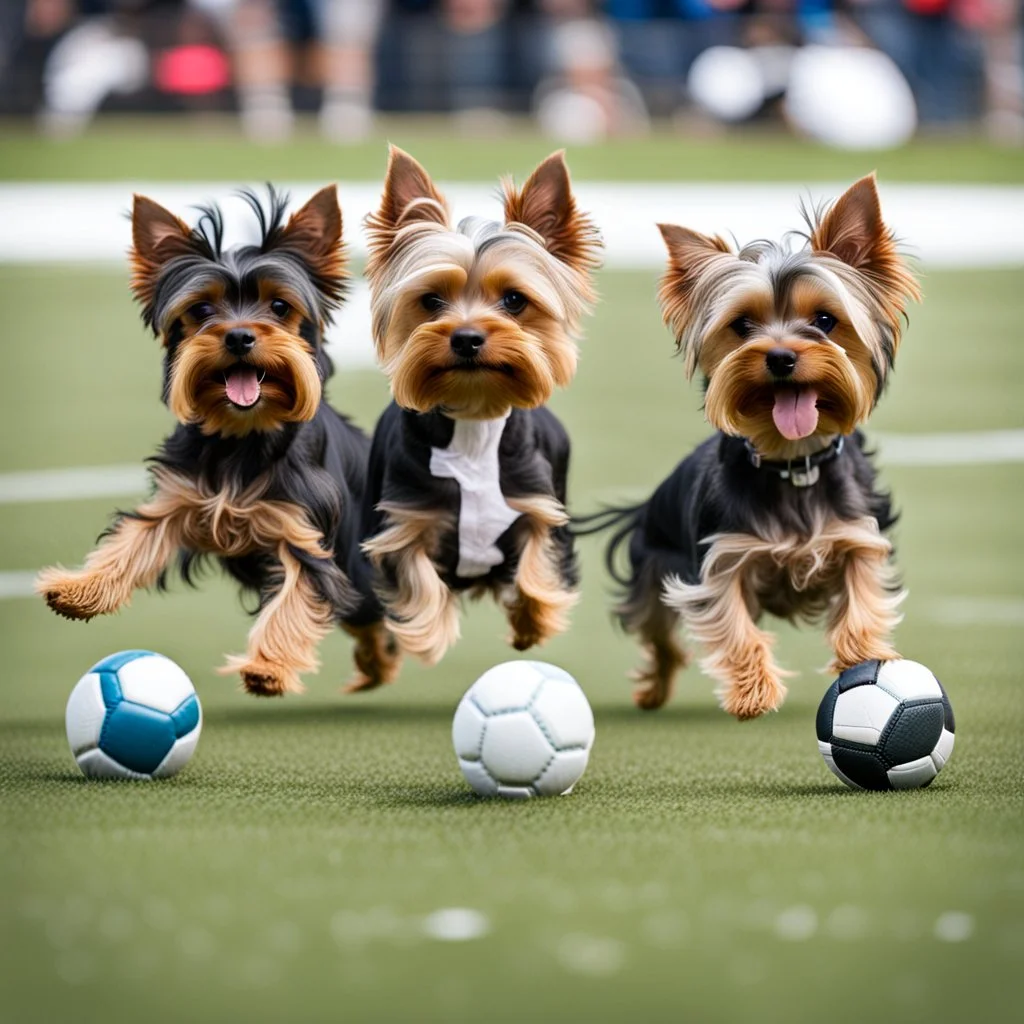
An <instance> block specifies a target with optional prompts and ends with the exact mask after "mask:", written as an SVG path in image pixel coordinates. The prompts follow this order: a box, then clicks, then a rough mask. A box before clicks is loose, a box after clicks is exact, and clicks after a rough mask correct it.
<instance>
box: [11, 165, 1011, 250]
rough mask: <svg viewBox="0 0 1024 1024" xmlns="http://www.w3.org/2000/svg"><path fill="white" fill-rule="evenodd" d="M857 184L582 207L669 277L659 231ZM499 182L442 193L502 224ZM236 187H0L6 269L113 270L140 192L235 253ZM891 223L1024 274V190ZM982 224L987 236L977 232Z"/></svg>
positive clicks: (975, 193) (372, 193)
mask: <svg viewBox="0 0 1024 1024" xmlns="http://www.w3.org/2000/svg"><path fill="white" fill-rule="evenodd" d="M322 184H323V182H293V183H290V184H287V185H286V187H287V189H288V191H290V192H291V194H292V195H293V196H295V197H296V199H297V200H300V201H301V200H304V199H305V198H307V197H308V196H309V195H311V194H312V193H313V192H314V191H315V190H316V189H317V188H319V187H320V186H321V185H322ZM847 185H849V182H835V183H833V184H827V183H824V184H823V183H815V184H814V185H812V186H807V185H806V184H804V183H800V182H792V183H776V184H754V183H714V182H706V183H689V184H671V183H660V182H650V183H644V182H632V183H628V184H626V183H613V182H580V183H579V184H578V186H577V193H578V197H579V201H580V205H581V207H582V208H583V209H585V210H587V211H589V212H590V213H591V215H592V216H593V218H594V220H595V222H596V223H597V224H598V226H599V227H600V229H601V231H602V234H603V235H604V239H605V244H606V254H605V265H606V266H608V267H609V268H613V269H633V268H641V269H660V268H661V267H662V266H663V264H664V247H663V245H662V241H661V236H660V235H659V233H658V230H657V228H656V227H655V225H656V224H657V223H658V222H659V221H661V222H666V221H667V222H669V223H677V224H683V225H685V226H687V227H690V228H695V229H696V230H698V231H705V232H714V233H720V234H721V233H727V232H731V233H733V234H734V235H735V236H736V238H738V239H739V240H740V241H742V242H746V241H751V240H752V239H756V238H779V237H780V236H781V235H782V234H784V233H785V232H786V231H788V230H792V229H794V228H800V227H801V226H802V224H801V221H800V217H799V214H798V212H797V211H798V203H799V201H800V199H801V198H803V199H810V200H811V201H812V202H816V201H819V200H821V199H827V198H831V197H834V196H837V195H839V193H840V192H841V191H842V190H843V189H844V188H845V187H846V186H847ZM496 186H497V181H496V180H495V181H494V182H481V183H460V184H452V185H445V186H443V190H444V192H445V194H446V195H447V196H448V198H449V200H450V202H451V205H452V209H453V212H454V215H455V217H456V219H457V218H459V217H463V216H465V215H466V214H468V213H475V214H482V215H487V216H493V217H498V216H499V215H500V206H499V203H498V200H497V198H496V193H497V187H496ZM233 187H234V186H232V185H228V184H226V183H224V182H207V183H194V184H188V185H173V184H167V183H159V182H116V183H114V182H109V183H104V182H100V183H95V184H58V183H45V182H19V183H9V184H4V185H0V224H2V225H3V231H2V232H0V263H5V262H6V263H34V262H39V263H51V262H72V263H74V262H83V263H95V262H103V261H109V262H112V263H120V262H122V261H123V259H124V253H125V250H126V249H127V248H128V242H129V225H128V221H127V219H126V217H125V213H126V211H127V210H128V209H129V208H130V206H131V200H132V193H133V192H142V193H144V194H146V195H149V196H151V197H152V198H153V199H155V200H157V202H160V203H162V204H164V205H165V206H167V207H169V208H170V209H172V210H174V211H175V212H177V213H179V214H182V215H186V216H189V215H190V216H191V218H192V219H193V220H194V219H195V213H194V211H191V212H190V207H192V206H193V205H194V204H196V203H200V202H204V201H208V200H211V199H213V200H219V201H221V202H222V203H223V205H224V211H225V215H226V219H227V241H228V243H229V244H231V243H233V242H236V241H241V240H243V239H246V238H251V237H252V232H253V230H254V228H253V225H252V223H251V221H252V218H251V216H248V215H247V211H246V208H245V207H244V205H243V204H242V202H241V201H240V200H238V199H237V198H232V189H233ZM881 191H882V202H883V206H884V208H885V214H886V220H887V221H888V222H889V223H890V224H891V226H892V227H893V228H894V229H895V231H896V233H897V235H898V236H899V237H900V238H903V239H906V240H907V243H908V249H909V251H910V252H911V254H912V255H914V256H916V257H918V258H919V259H920V260H921V261H922V263H924V264H925V265H927V266H931V267H995V266H1021V265H1024V231H1021V225H1022V224H1024V187H1022V186H1014V185H932V184H909V183H898V182H894V183H889V182H886V181H883V182H882V184H881ZM339 195H340V198H341V205H342V209H343V210H344V214H345V225H346V227H345V234H346V237H347V239H348V241H349V244H350V246H351V250H352V252H353V253H354V254H356V255H359V256H362V255H364V254H365V252H366V238H365V235H364V232H363V227H362V221H363V217H364V216H365V215H366V214H367V213H368V212H369V211H370V210H371V209H373V208H374V207H375V206H376V204H377V202H378V201H379V198H380V183H379V182H342V183H341V184H340V186H339ZM979 225H981V227H979Z"/></svg>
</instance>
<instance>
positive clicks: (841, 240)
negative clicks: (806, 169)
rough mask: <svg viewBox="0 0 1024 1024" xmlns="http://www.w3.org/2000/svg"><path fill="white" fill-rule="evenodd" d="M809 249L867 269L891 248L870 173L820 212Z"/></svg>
mask: <svg viewBox="0 0 1024 1024" xmlns="http://www.w3.org/2000/svg"><path fill="white" fill-rule="evenodd" d="M811 248H812V249H813V250H814V251H815V252H827V253H830V254H831V255H833V256H835V257H836V259H838V260H842V261H843V263H846V264H849V266H851V267H853V268H854V269H856V270H870V269H871V267H872V265H873V264H874V263H875V262H876V260H877V259H878V257H879V255H881V254H887V253H888V252H889V251H891V250H892V248H893V239H892V232H890V231H889V229H888V228H887V227H886V226H885V224H884V222H883V221H882V207H881V204H880V203H879V201H878V188H877V186H876V184H875V176H874V174H869V175H867V177H864V178H861V179H860V181H857V182H855V183H854V184H853V185H851V186H850V187H849V188H848V189H847V190H846V191H845V192H844V193H843V194H842V195H841V196H840V197H839V198H838V199H837V200H836V201H835V203H834V204H833V205H832V207H831V208H830V209H828V210H827V211H826V212H825V213H824V214H823V216H822V217H821V219H820V220H819V221H818V223H817V224H816V225H815V226H814V230H813V232H812V233H811Z"/></svg>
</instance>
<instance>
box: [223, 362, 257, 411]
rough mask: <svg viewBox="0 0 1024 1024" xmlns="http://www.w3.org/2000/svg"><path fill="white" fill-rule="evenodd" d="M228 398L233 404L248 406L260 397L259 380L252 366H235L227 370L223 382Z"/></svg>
mask: <svg viewBox="0 0 1024 1024" xmlns="http://www.w3.org/2000/svg"><path fill="white" fill-rule="evenodd" d="M225 384H226V387H227V393H228V398H230V399H231V401H232V402H234V403H235V405H241V406H250V405H255V404H256V399H258V398H259V397H260V382H259V381H258V380H257V379H256V368H255V367H254V366H236V367H235V368H234V369H232V370H230V371H229V372H228V376H227V380H226V382H225Z"/></svg>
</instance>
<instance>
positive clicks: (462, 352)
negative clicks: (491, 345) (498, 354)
mask: <svg viewBox="0 0 1024 1024" xmlns="http://www.w3.org/2000/svg"><path fill="white" fill-rule="evenodd" d="M486 340H487V337H486V335H485V334H484V333H483V331H478V330H477V329H476V328H475V327H457V328H456V329H455V330H454V331H452V351H453V352H454V353H455V354H456V355H457V356H458V357H459V358H460V359H472V358H474V356H476V354H477V353H478V352H479V351H480V349H482V348H483V345H484V342H485V341H486Z"/></svg>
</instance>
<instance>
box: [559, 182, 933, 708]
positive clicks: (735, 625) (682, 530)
mask: <svg viewBox="0 0 1024 1024" xmlns="http://www.w3.org/2000/svg"><path fill="white" fill-rule="evenodd" d="M807 219H808V223H809V227H810V233H809V235H808V236H804V237H806V244H805V245H804V246H802V247H801V248H799V249H797V250H795V251H794V250H793V249H792V248H791V247H790V246H787V245H785V244H783V245H779V244H775V243H772V242H764V241H760V242H754V243H753V244H751V245H748V246H746V247H744V248H742V249H740V250H739V251H738V252H736V251H734V250H733V249H732V247H731V246H730V245H728V244H727V243H726V242H725V241H723V240H722V239H721V238H718V237H710V238H709V237H706V236H705V235H701V234H698V233H697V232H695V231H690V230H688V229H686V228H682V227H676V226H673V225H667V224H665V225H660V230H661V233H662V236H663V237H664V240H665V244H666V246H667V248H668V269H667V271H666V273H665V275H664V276H663V278H662V280H661V286H660V290H659V301H660V305H661V309H662V313H663V316H664V319H665V322H666V324H667V325H668V326H669V327H670V328H671V330H672V331H673V333H674V334H675V338H676V343H677V348H678V350H679V351H680V352H681V354H682V356H683V360H684V364H685V368H686V373H687V376H688V377H692V375H693V374H694V373H696V372H697V371H700V373H701V375H702V376H703V378H704V391H705V394H704V399H705V402H704V409H705V414H706V416H707V419H708V421H709V422H710V423H711V425H712V426H714V427H715V428H717V433H716V434H715V435H714V436H712V437H710V438H708V439H707V440H706V441H704V442H703V443H702V444H701V445H699V446H698V447H697V449H696V450H695V451H694V452H693V453H692V454H691V455H689V456H687V457H686V458H685V459H683V461H682V462H681V463H680V464H679V465H678V466H677V467H676V469H675V470H674V471H673V472H672V474H671V475H670V476H669V477H668V479H667V480H665V481H664V482H663V483H662V484H661V485H660V486H659V487H658V489H657V490H656V491H655V492H654V494H653V495H652V496H651V498H650V499H649V500H648V501H645V502H643V503H642V504H640V505H637V506H634V507H631V508H621V509H608V510H606V511H605V512H604V513H599V514H598V515H597V516H592V517H590V518H589V519H587V520H581V522H580V527H579V529H578V531H577V532H579V533H587V532H597V531H599V530H601V529H605V528H608V527H612V526H615V527H616V528H617V529H616V532H615V534H614V535H613V537H612V540H611V543H610V544H609V546H608V550H607V563H608V567H609V570H610V571H611V573H612V575H613V576H614V577H615V578H616V579H618V581H619V582H620V583H621V584H622V585H623V586H624V587H625V591H626V592H625V594H624V597H623V599H622V601H621V603H620V604H619V605H618V606H617V608H616V615H617V617H618V619H619V621H620V622H621V624H622V626H623V627H624V628H625V630H626V631H627V632H630V633H635V634H637V635H638V636H639V639H640V641H641V643H642V644H643V646H644V652H645V656H646V660H645V664H644V665H643V667H642V668H641V669H640V670H639V671H638V672H637V673H636V675H635V677H634V678H635V680H636V683H637V686H636V690H635V694H634V699H635V701H636V703H637V704H638V705H639V706H640V707H642V708H658V707H660V706H661V705H662V704H664V703H665V701H666V700H668V698H669V696H670V695H671V692H672V686H673V681H674V678H675V675H676V672H677V671H678V669H680V668H682V667H684V666H685V665H686V662H687V655H686V652H685V650H684V648H683V647H682V645H681V644H680V643H679V641H678V639H677V637H676V627H677V626H678V625H679V624H680V621H681V622H682V624H683V625H684V626H685V628H686V629H687V630H688V631H689V633H690V635H691V636H692V637H693V639H694V640H696V641H697V642H698V643H700V644H702V645H703V646H704V648H705V649H706V652H707V656H706V658H705V659H704V661H703V662H702V667H703V668H704V670H705V671H706V672H707V673H708V674H709V675H711V676H712V677H713V678H715V679H716V680H717V681H718V684H719V689H718V696H719V699H720V702H721V704H722V707H723V708H724V709H725V710H726V711H728V712H730V713H731V714H733V715H735V716H736V717H737V718H740V719H746V718H754V717H756V716H757V715H761V714H764V713H765V712H767V711H772V710H775V709H776V708H778V706H779V705H780V704H781V702H782V700H783V698H784V696H785V693H786V688H785V686H784V685H783V683H782V677H783V675H784V674H785V673H783V672H782V671H781V670H780V668H779V667H778V666H777V665H776V663H775V660H774V658H773V655H772V645H773V642H774V638H773V636H772V635H771V634H770V633H768V632H765V631H764V630H762V629H760V628H758V626H757V622H758V621H759V619H760V618H761V615H762V613H763V612H766V611H767V612H770V613H771V614H773V615H776V616H779V617H781V618H785V619H789V620H791V621H792V620H795V619H797V618H802V619H804V620H808V621H816V620H819V619H822V618H823V619H824V620H825V623H826V629H827V640H828V643H829V646H830V647H831V649H832V650H833V651H834V653H835V658H834V661H833V663H832V667H833V668H834V669H835V670H841V669H845V668H849V667H850V666H852V665H855V664H856V663H858V662H860V661H864V660H867V659H874V658H878V659H882V660H886V659H891V658H896V657H898V656H899V655H898V654H897V653H896V651H895V650H894V648H893V646H892V632H893V630H894V628H895V626H896V624H897V623H898V622H899V620H900V615H899V614H898V612H897V608H898V606H899V604H900V602H901V600H902V599H903V597H904V594H903V593H902V592H901V589H900V586H899V584H898V581H897V578H896V573H895V571H894V569H893V567H892V565H891V563H890V555H891V551H892V548H891V545H890V543H889V541H888V540H887V539H886V538H885V537H884V536H883V532H884V531H885V530H886V529H888V528H889V527H890V526H891V525H892V524H893V522H894V520H895V515H894V513H893V510H892V506H891V502H890V496H889V495H888V494H887V493H885V492H883V491H881V490H879V489H878V487H877V485H876V479H875V470H874V467H873V466H872V463H871V459H870V453H868V452H867V451H865V448H864V439H863V437H862V435H861V433H860V431H859V430H858V429H857V427H858V425H860V424H862V423H864V422H865V421H866V420H867V418H868V417H869V415H870V414H871V411H872V410H873V408H874V407H875V404H876V402H877V401H878V398H879V396H880V395H881V393H882V390H883V388H884V387H885V383H886V378H887V377H888V375H889V372H890V371H891V369H892V366H893V361H894V359H895V356H896V351H897V348H898V346H899V341H900V335H901V331H902V325H903V321H904V319H905V307H906V305H907V303H908V301H909V300H911V299H915V300H916V299H919V298H920V294H919V290H918V285H917V282H916V281H915V279H914V276H913V275H912V273H911V271H910V270H909V268H908V266H907V265H906V263H905V262H904V260H903V259H902V258H901V256H900V253H899V251H898V249H897V246H896V242H895V239H894V237H893V234H892V232H891V231H890V230H889V229H888V228H887V227H886V225H885V224H884V223H883V221H882V214H881V209H880V206H879V201H878V193H877V190H876V187H875V179H874V176H873V175H871V176H869V177H866V178H863V179H862V180H860V181H858V182H857V183H856V184H854V185H853V186H852V187H851V188H850V189H849V190H848V191H847V192H846V193H844V194H843V195H842V196H841V197H840V198H839V200H838V201H837V202H835V203H834V205H832V206H831V208H825V209H822V210H819V211H817V212H816V213H815V214H812V215H809V216H808V217H807ZM623 545H628V552H629V560H630V573H629V575H628V577H626V578H622V577H619V576H618V575H617V574H616V570H615V563H616V554H617V552H618V550H619V549H620V548H621V547H622V546H623Z"/></svg>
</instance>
